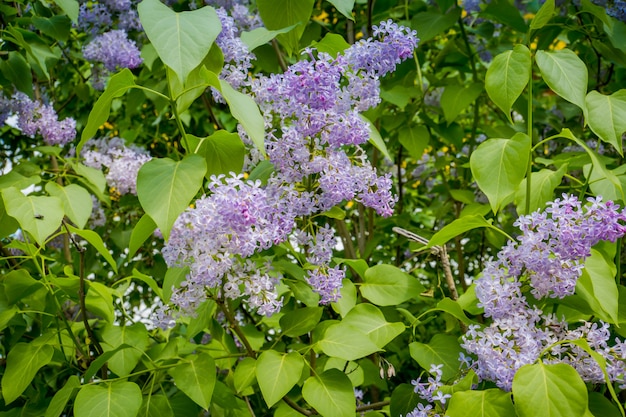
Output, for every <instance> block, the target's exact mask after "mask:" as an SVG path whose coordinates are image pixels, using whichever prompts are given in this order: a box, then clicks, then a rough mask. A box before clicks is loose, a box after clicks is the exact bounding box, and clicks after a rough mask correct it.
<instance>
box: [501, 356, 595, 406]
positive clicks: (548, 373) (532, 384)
mask: <svg viewBox="0 0 626 417" xmlns="http://www.w3.org/2000/svg"><path fill="white" fill-rule="evenodd" d="M513 397H514V398H515V410H516V411H517V415H518V416H519V417H544V416H545V417H554V416H563V417H565V416H567V417H577V416H583V415H584V414H585V412H586V410H587V387H586V386H585V383H584V382H583V380H582V379H581V378H580V375H578V372H576V370H575V369H574V368H572V367H571V366H570V365H566V364H564V363H559V364H555V365H544V364H543V363H541V362H539V363H536V364H533V365H524V366H522V367H521V368H520V369H519V370H518V371H517V373H516V374H515V377H514V378H513Z"/></svg>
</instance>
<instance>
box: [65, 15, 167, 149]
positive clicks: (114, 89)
mask: <svg viewBox="0 0 626 417" xmlns="http://www.w3.org/2000/svg"><path fill="white" fill-rule="evenodd" d="M164 7H165V6H164ZM133 86H135V76H134V75H133V73H132V72H130V70H129V69H128V68H124V69H123V70H121V71H120V72H118V73H117V74H115V75H113V76H112V77H111V78H110V79H109V82H108V84H107V88H106V90H104V92H103V93H102V95H101V96H100V97H99V98H98V101H96V104H94V106H93V108H92V109H91V112H90V113H89V118H88V119H87V124H86V125H85V128H84V129H83V133H82V134H81V136H80V142H79V143H78V145H76V155H79V154H80V150H81V149H82V148H83V146H84V145H85V142H87V141H88V140H89V139H91V138H93V137H94V135H95V134H96V132H98V128H99V127H100V126H101V125H102V124H103V123H104V122H106V121H107V120H108V118H109V114H110V112H111V101H113V99H114V98H117V97H121V96H123V95H124V94H125V93H126V91H128V89H129V88H132V87H133Z"/></svg>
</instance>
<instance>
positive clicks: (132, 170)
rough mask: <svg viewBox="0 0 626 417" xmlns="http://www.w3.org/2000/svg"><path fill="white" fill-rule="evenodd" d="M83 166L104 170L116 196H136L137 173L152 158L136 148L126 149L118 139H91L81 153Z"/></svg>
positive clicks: (122, 141) (121, 140)
mask: <svg viewBox="0 0 626 417" xmlns="http://www.w3.org/2000/svg"><path fill="white" fill-rule="evenodd" d="M82 157H83V158H84V164H85V165H87V166H89V167H92V168H97V169H102V168H105V169H106V180H107V184H108V185H109V187H111V188H112V189H113V191H114V192H115V193H116V194H119V195H124V194H134V195H137V173H138V172H139V169H140V168H141V166H142V165H143V164H145V163H146V162H148V161H149V160H150V159H152V157H151V156H150V155H149V154H148V153H147V152H146V151H145V150H144V149H140V148H138V147H136V146H132V145H131V146H130V147H127V146H126V145H125V144H124V140H123V139H120V138H117V137H115V138H103V139H91V140H89V141H88V142H87V143H86V144H85V148H84V150H83V152H82Z"/></svg>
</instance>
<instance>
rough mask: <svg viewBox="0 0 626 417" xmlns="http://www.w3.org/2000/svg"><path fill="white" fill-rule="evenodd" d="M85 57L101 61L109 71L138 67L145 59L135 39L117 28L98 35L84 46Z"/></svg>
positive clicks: (93, 60)
mask: <svg viewBox="0 0 626 417" xmlns="http://www.w3.org/2000/svg"><path fill="white" fill-rule="evenodd" d="M83 55H84V57H85V59H87V60H88V61H92V62H101V63H102V64H103V65H104V67H105V68H106V69H107V70H108V71H111V72H113V71H115V70H117V69H119V68H137V67H138V66H139V65H141V63H142V62H143V60H142V59H141V57H140V52H139V49H138V48H137V45H136V44H135V41H132V40H130V39H128V35H127V34H126V31H124V30H121V29H117V30H111V31H109V32H106V33H103V34H102V35H98V36H96V38H95V39H94V40H92V41H91V42H89V43H88V44H87V45H86V46H85V47H84V48H83Z"/></svg>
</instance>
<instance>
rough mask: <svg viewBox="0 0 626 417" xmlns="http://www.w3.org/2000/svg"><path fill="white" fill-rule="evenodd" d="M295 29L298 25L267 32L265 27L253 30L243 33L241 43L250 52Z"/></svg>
mask: <svg viewBox="0 0 626 417" xmlns="http://www.w3.org/2000/svg"><path fill="white" fill-rule="evenodd" d="M295 27H296V25H292V26H289V27H286V28H282V29H278V30H267V29H266V28H264V27H260V28H256V29H252V30H251V31H250V32H242V33H241V41H242V42H243V43H244V44H245V45H246V46H247V47H248V49H249V50H250V51H252V50H253V49H256V48H258V47H259V46H261V45H265V44H266V43H268V42H270V41H271V40H272V39H274V38H275V37H276V36H278V35H280V34H281V33H287V32H289V31H291V30H292V29H293V28H295Z"/></svg>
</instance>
